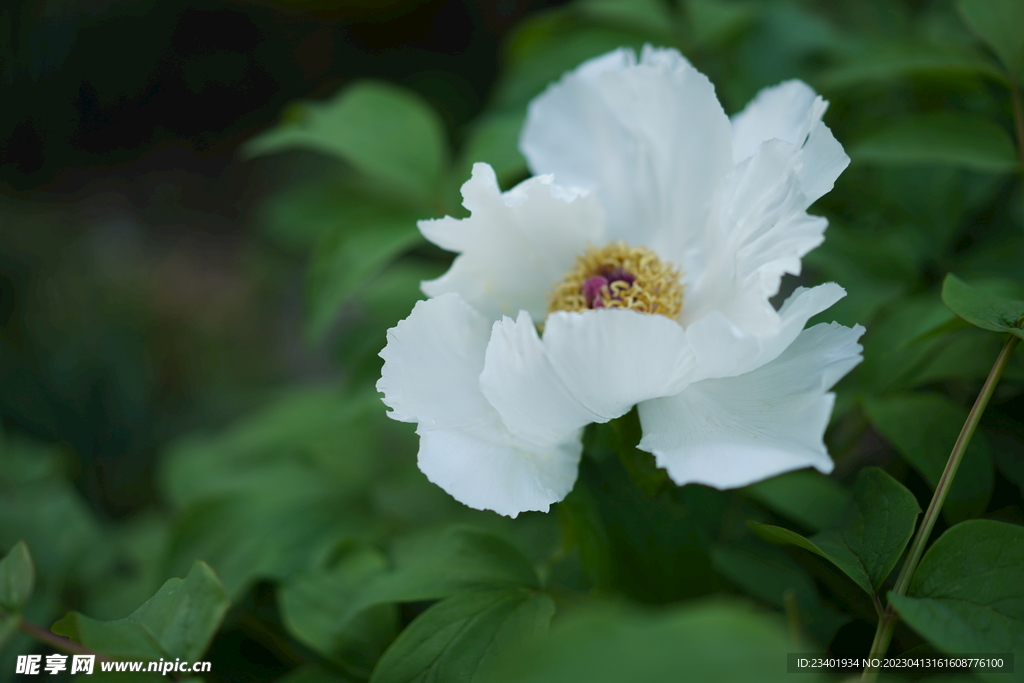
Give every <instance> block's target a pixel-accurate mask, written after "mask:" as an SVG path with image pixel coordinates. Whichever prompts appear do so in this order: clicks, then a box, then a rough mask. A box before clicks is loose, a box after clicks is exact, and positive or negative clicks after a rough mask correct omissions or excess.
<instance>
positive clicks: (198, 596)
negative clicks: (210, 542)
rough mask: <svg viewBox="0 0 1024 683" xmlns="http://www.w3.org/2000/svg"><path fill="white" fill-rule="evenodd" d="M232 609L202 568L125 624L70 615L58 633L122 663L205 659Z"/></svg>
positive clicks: (194, 569)
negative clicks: (205, 653) (214, 637)
mask: <svg viewBox="0 0 1024 683" xmlns="http://www.w3.org/2000/svg"><path fill="white" fill-rule="evenodd" d="M227 609H228V598H227V595H226V594H225V593H224V587H223V586H222V585H221V583H220V579H218V578H217V575H216V574H214V573H213V570H212V569H210V567H209V566H207V565H206V564H205V563H203V562H196V563H195V564H194V565H193V566H192V570H191V571H190V572H189V573H188V576H186V577H185V578H184V579H177V578H175V579H169V580H168V581H167V582H166V583H165V584H164V585H163V586H162V587H161V588H160V590H158V591H157V592H156V595H154V596H153V597H152V598H150V599H149V600H147V601H146V602H145V603H143V605H142V606H141V607H139V608H138V609H137V610H135V611H134V612H132V613H131V614H130V615H128V616H127V617H125V618H124V619H119V620H117V621H97V620H95V619H90V618H89V617H87V616H85V615H83V614H79V613H78V612H69V613H68V614H67V616H65V617H64V618H63V619H61V620H60V621H58V622H57V623H55V624H54V625H53V628H52V630H53V632H54V633H57V634H59V635H62V636H67V637H68V638H71V639H72V640H74V641H76V642H78V643H80V644H82V645H84V646H85V647H87V648H89V649H91V650H95V651H96V652H99V653H101V654H105V655H108V656H111V657H115V658H120V659H141V660H155V659H160V658H164V659H174V658H176V657H177V658H181V659H186V660H192V661H195V660H197V659H201V658H202V655H203V653H204V652H206V648H207V647H208V646H209V644H210V640H211V639H212V638H213V636H214V634H215V633H216V632H217V628H218V627H219V626H220V622H221V620H222V619H223V618H224V614H225V613H226V612H227Z"/></svg>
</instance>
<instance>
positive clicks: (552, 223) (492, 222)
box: [419, 164, 605, 320]
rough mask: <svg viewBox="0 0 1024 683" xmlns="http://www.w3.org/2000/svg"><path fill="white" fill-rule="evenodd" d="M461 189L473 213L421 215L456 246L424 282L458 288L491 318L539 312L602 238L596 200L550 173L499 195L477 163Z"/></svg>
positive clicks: (438, 236) (432, 291)
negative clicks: (445, 265) (448, 261)
mask: <svg viewBox="0 0 1024 683" xmlns="http://www.w3.org/2000/svg"><path fill="white" fill-rule="evenodd" d="M462 196H463V205H464V206H465V207H466V208H467V209H469V210H470V212H471V213H472V215H471V216H470V217H469V218H464V219H462V220H459V219H455V218H451V217H446V218H441V219H438V220H427V221H420V222H419V227H420V231H421V232H422V233H423V235H424V236H425V237H426V238H427V239H428V240H430V241H431V242H433V243H434V244H436V245H438V246H439V247H442V248H443V249H447V250H449V251H456V252H459V256H457V257H456V258H455V261H454V263H452V266H451V268H449V269H448V272H446V273H445V274H444V275H442V276H441V277H440V278H438V279H436V280H430V281H428V282H424V283H423V285H422V287H423V292H424V293H425V294H427V296H439V295H441V294H444V293H446V292H456V293H458V294H461V295H462V298H463V299H465V300H466V301H467V302H469V303H470V304H471V305H472V306H473V307H474V308H476V309H477V310H478V311H480V312H481V313H482V314H483V315H484V316H486V317H487V318H489V319H491V320H497V319H499V318H501V316H502V315H515V314H516V313H517V312H518V311H520V310H526V311H530V313H531V314H533V315H534V316H537V317H538V318H539V317H542V316H543V315H544V313H545V311H546V310H547V295H548V293H549V292H550V291H551V290H552V289H553V288H554V286H555V285H556V284H557V283H558V282H559V281H560V280H561V279H562V277H564V276H565V274H566V273H567V272H568V271H569V270H570V269H571V268H572V266H573V264H574V263H575V261H576V256H577V254H579V253H580V252H582V251H583V250H584V249H585V248H586V247H587V246H588V245H589V244H594V245H600V244H602V243H604V241H605V233H604V215H603V211H602V209H601V206H600V203H599V202H598V201H597V199H596V198H595V197H593V196H584V195H583V194H582V193H581V191H579V190H568V189H565V188H562V187H559V186H558V185H555V184H554V183H553V182H552V178H551V177H550V176H544V177H538V178H530V179H529V180H526V181H524V182H523V183H520V184H519V185H517V186H516V187H514V188H513V189H511V190H509V191H508V192H506V193H504V194H502V193H501V190H500V188H499V187H498V181H497V179H496V178H495V175H494V170H493V169H492V168H491V167H490V166H488V165H487V164H474V166H473V176H472V178H470V180H468V181H467V182H466V183H465V184H464V185H463V186H462Z"/></svg>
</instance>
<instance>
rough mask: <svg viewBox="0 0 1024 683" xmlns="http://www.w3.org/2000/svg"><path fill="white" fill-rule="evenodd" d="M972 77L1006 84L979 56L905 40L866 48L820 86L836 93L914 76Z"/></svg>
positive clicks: (836, 70) (997, 71) (989, 63)
mask: <svg viewBox="0 0 1024 683" xmlns="http://www.w3.org/2000/svg"><path fill="white" fill-rule="evenodd" d="M972 75H977V76H985V77H988V78H992V79H994V80H998V81H1004V76H1003V74H1002V73H1001V72H1000V70H999V68H998V67H997V66H996V65H995V64H993V63H991V62H990V61H989V60H988V59H986V58H983V57H981V56H979V55H977V54H973V53H971V52H964V51H959V50H953V49H951V48H948V47H937V46H933V45H922V44H915V43H912V42H910V41H908V40H901V41H899V42H896V43H881V44H871V45H868V46H866V49H865V50H864V51H859V52H857V53H855V54H854V55H852V56H851V58H850V60H849V61H848V62H846V63H843V64H840V65H839V66H836V67H834V68H832V69H830V70H828V71H826V72H825V73H824V74H823V75H822V77H821V80H820V84H821V87H822V88H823V89H825V90H833V89H842V88H849V87H853V86H858V85H861V84H864V83H876V82H886V81H892V80H899V79H905V78H909V77H913V76H932V77H944V76H952V77H959V76H972Z"/></svg>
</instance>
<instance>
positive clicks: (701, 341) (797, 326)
mask: <svg viewBox="0 0 1024 683" xmlns="http://www.w3.org/2000/svg"><path fill="white" fill-rule="evenodd" d="M844 296H846V290H844V289H843V288H842V287H840V286H839V285H837V284H835V283H834V282H828V283H825V284H823V285H818V286H817V287H813V288H811V289H806V288H804V287H798V288H797V289H796V291H794V292H793V294H792V295H790V297H789V298H788V299H786V302H785V303H784V304H783V305H782V308H780V309H779V311H778V316H779V323H778V326H776V327H774V328H772V329H770V330H767V331H765V330H759V331H756V332H750V331H746V330H743V329H741V328H739V327H738V326H737V325H735V324H734V323H733V322H732V321H731V320H730V319H729V318H728V317H726V316H725V315H724V314H722V313H720V312H718V311H714V312H712V313H710V314H708V315H706V316H704V317H703V318H701V319H700V320H698V321H697V322H695V323H693V324H692V325H690V326H689V327H687V328H686V335H687V337H688V339H689V342H690V346H691V348H692V349H693V353H694V356H695V358H696V361H697V370H696V373H695V377H694V381H697V379H705V378H710V377H733V376H736V375H741V374H743V373H746V372H750V371H751V370H754V369H755V368H759V367H761V366H762V365H764V364H765V363H767V362H768V361H771V360H773V359H774V358H776V357H778V355H779V354H781V353H782V352H783V351H784V350H785V349H786V348H787V347H788V346H789V345H790V344H791V343H792V342H793V340H794V339H796V337H797V335H799V334H800V331H801V330H802V329H803V327H804V325H806V324H807V321H808V320H809V319H810V318H811V317H812V316H815V315H817V314H818V313H821V312H822V311H824V310H825V309H827V308H828V307H829V306H831V305H832V304H834V303H835V302H837V301H839V300H840V299H841V298H843V297H844Z"/></svg>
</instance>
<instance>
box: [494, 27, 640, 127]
mask: <svg viewBox="0 0 1024 683" xmlns="http://www.w3.org/2000/svg"><path fill="white" fill-rule="evenodd" d="M647 41H649V38H645V37H644V36H643V35H642V34H639V33H636V32H632V31H630V30H629V29H628V27H623V28H618V27H610V26H587V25H584V26H581V25H580V21H579V18H577V17H573V16H571V15H570V14H567V13H558V14H554V15H545V14H539V15H536V16H534V17H533V18H531V19H530V20H528V21H526V22H524V23H523V24H521V25H520V27H519V28H518V29H517V30H516V32H515V33H514V34H513V35H512V37H511V39H510V41H509V43H508V50H507V52H508V68H507V69H506V71H505V75H504V77H503V78H502V79H501V80H500V81H498V84H497V86H496V89H495V95H494V98H495V105H496V106H498V107H501V108H505V109H515V108H525V107H526V105H527V103H528V102H529V101H530V100H531V99H533V98H534V97H535V96H536V95H538V94H539V93H540V92H542V91H543V90H544V88H546V87H547V86H548V85H550V84H551V83H552V82H554V81H557V80H558V79H559V78H560V77H561V76H562V74H564V73H565V72H567V71H571V70H572V69H575V68H576V67H577V66H579V65H580V64H581V63H582V62H584V61H586V60H588V59H590V58H592V57H597V56H600V55H603V54H605V53H606V52H610V51H612V50H615V49H618V48H620V47H632V48H634V49H639V48H640V47H642V46H643V44H644V43H645V42H647Z"/></svg>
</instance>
